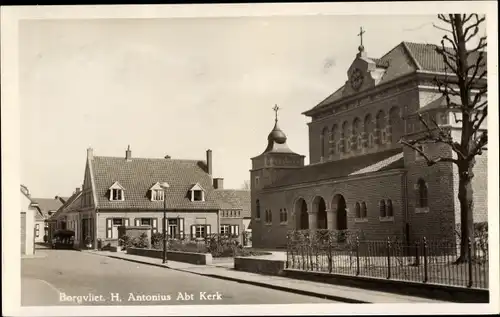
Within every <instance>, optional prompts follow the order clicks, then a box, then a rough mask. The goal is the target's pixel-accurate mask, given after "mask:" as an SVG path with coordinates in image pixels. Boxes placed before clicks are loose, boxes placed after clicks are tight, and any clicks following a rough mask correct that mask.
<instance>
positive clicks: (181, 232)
mask: <svg viewBox="0 0 500 317" xmlns="http://www.w3.org/2000/svg"><path fill="white" fill-rule="evenodd" d="M179 237H180V238H181V239H184V218H179Z"/></svg>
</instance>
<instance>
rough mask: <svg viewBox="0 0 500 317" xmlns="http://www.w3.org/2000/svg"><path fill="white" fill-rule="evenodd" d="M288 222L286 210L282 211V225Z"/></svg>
mask: <svg viewBox="0 0 500 317" xmlns="http://www.w3.org/2000/svg"><path fill="white" fill-rule="evenodd" d="M286 221H287V214H286V208H284V209H280V223H285V222H286Z"/></svg>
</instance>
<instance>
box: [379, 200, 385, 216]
mask: <svg viewBox="0 0 500 317" xmlns="http://www.w3.org/2000/svg"><path fill="white" fill-rule="evenodd" d="M378 206H379V209H380V217H382V218H384V217H385V201H384V200H383V199H382V200H381V201H380V202H379V204H378Z"/></svg>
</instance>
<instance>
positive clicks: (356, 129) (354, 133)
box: [351, 118, 361, 151]
mask: <svg viewBox="0 0 500 317" xmlns="http://www.w3.org/2000/svg"><path fill="white" fill-rule="evenodd" d="M358 134H359V119H358V118H354V120H353V121H352V139H351V140H352V141H351V144H352V146H351V148H352V149H353V150H354V151H356V150H357V149H360V148H361V144H358Z"/></svg>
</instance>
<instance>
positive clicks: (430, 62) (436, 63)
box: [313, 42, 487, 109]
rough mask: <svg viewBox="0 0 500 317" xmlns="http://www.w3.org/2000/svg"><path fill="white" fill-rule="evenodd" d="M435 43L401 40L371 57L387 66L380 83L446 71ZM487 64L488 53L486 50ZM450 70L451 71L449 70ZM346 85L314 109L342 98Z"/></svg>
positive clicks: (472, 56) (473, 57)
mask: <svg viewBox="0 0 500 317" xmlns="http://www.w3.org/2000/svg"><path fill="white" fill-rule="evenodd" d="M436 48H437V46H436V45H434V44H423V43H411V42H401V43H400V44H398V45H397V46H396V47H394V48H393V49H391V50H390V51H389V52H388V53H387V54H385V55H384V56H383V57H381V58H370V59H371V60H373V61H374V62H375V63H376V65H377V67H380V68H385V73H384V75H383V76H382V79H381V80H380V82H379V83H378V84H379V85H380V84H383V83H386V82H389V81H392V80H394V79H397V78H399V77H402V76H404V75H407V74H409V73H412V72H416V71H417V70H421V71H427V72H445V63H444V61H443V57H442V56H441V55H439V54H438V53H437V52H436ZM478 56H479V53H477V52H476V53H473V54H470V55H469V65H472V63H474V62H476V61H477V58H478ZM484 60H485V65H486V60H487V53H486V52H484ZM448 72H449V71H448ZM343 90H344V86H342V87H340V88H339V89H337V90H336V91H335V92H334V93H333V94H331V95H330V96H328V97H327V98H326V99H324V100H323V101H321V102H320V103H319V104H318V105H317V106H315V107H314V108H313V109H316V108H321V107H323V106H326V105H328V104H331V103H333V102H335V101H337V100H340V99H342V97H343V95H342V93H343Z"/></svg>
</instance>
